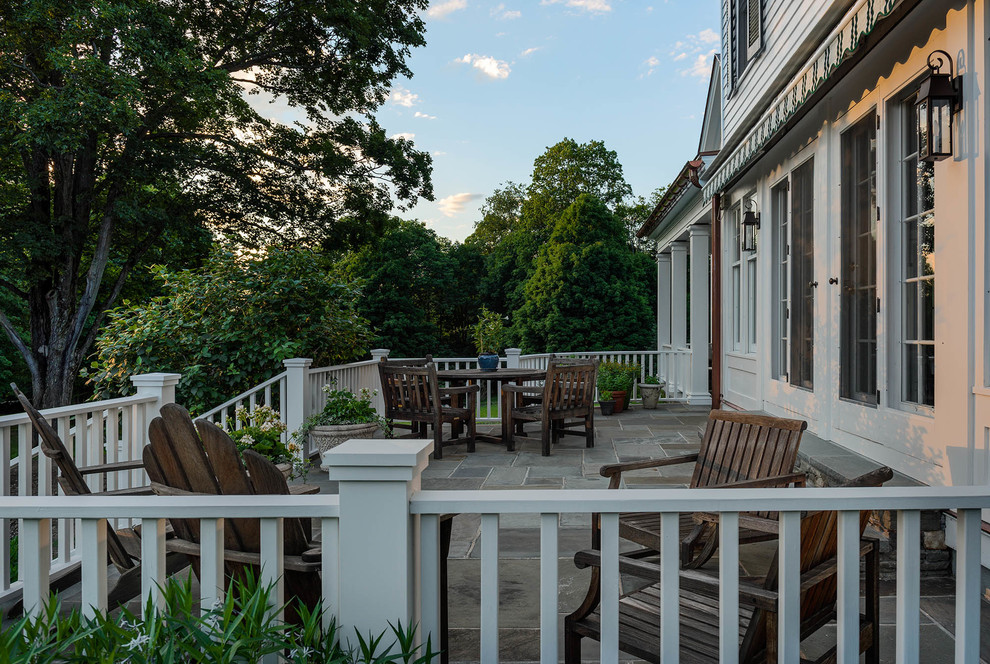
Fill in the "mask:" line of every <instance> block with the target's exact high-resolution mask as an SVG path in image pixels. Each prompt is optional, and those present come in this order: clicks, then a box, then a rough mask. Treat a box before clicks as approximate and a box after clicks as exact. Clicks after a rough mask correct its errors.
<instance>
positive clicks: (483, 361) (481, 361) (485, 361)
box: [478, 353, 499, 371]
mask: <svg viewBox="0 0 990 664" xmlns="http://www.w3.org/2000/svg"><path fill="white" fill-rule="evenodd" d="M498 359H499V358H498V353H485V354H484V355H479V356H478V368H479V369H481V370H482V371H497V370H498Z"/></svg>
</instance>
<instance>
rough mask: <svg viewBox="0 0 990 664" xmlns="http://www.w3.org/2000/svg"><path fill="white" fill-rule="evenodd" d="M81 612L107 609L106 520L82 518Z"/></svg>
mask: <svg viewBox="0 0 990 664" xmlns="http://www.w3.org/2000/svg"><path fill="white" fill-rule="evenodd" d="M81 539H82V614H83V616H84V617H88V618H92V617H93V616H95V615H96V614H97V613H98V612H106V610H107V520H106V519H83V520H82V538H81Z"/></svg>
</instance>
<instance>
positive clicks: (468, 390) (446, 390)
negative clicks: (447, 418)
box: [439, 385, 481, 394]
mask: <svg viewBox="0 0 990 664" xmlns="http://www.w3.org/2000/svg"><path fill="white" fill-rule="evenodd" d="M439 390H440V394H472V393H474V392H478V391H479V390H481V386H480V385H458V386H457V387H441V388H439Z"/></svg>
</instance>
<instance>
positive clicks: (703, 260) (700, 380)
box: [688, 225, 712, 406]
mask: <svg viewBox="0 0 990 664" xmlns="http://www.w3.org/2000/svg"><path fill="white" fill-rule="evenodd" d="M689 236H690V239H689V243H690V245H691V377H690V379H689V380H688V403H690V404H691V405H697V406H711V405H712V395H711V392H709V390H708V337H709V333H708V329H709V320H710V317H711V300H710V293H711V291H710V290H709V287H708V283H709V273H708V256H709V253H710V251H709V248H708V247H709V230H708V226H699V225H694V226H692V227H691V229H690V231H689Z"/></svg>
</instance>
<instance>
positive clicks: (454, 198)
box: [437, 192, 481, 217]
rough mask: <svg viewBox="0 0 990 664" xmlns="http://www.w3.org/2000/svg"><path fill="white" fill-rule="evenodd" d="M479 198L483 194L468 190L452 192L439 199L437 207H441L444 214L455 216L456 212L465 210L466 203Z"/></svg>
mask: <svg viewBox="0 0 990 664" xmlns="http://www.w3.org/2000/svg"><path fill="white" fill-rule="evenodd" d="M478 198H481V194H471V193H468V192H464V193H461V194H451V195H450V196H447V197H446V198H441V199H440V200H439V201H437V208H439V209H440V212H442V213H443V214H444V216H447V217H453V216H454V215H455V214H460V213H461V212H463V211H464V206H465V205H467V204H468V203H470V202H471V201H473V200H475V199H478Z"/></svg>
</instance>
